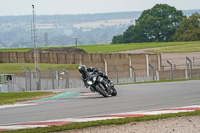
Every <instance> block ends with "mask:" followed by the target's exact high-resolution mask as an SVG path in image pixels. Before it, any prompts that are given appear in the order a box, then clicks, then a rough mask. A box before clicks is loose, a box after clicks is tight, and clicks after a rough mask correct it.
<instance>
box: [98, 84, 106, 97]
mask: <svg viewBox="0 0 200 133" xmlns="http://www.w3.org/2000/svg"><path fill="white" fill-rule="evenodd" d="M95 89H96V91H97V92H99V94H101V95H102V96H104V97H108V93H107V92H106V91H105V89H104V88H103V87H102V85H96V86H95Z"/></svg>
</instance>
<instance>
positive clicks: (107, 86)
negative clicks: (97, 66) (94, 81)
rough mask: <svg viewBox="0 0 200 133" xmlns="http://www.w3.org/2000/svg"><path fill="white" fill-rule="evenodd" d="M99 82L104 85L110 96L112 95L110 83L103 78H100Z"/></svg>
mask: <svg viewBox="0 0 200 133" xmlns="http://www.w3.org/2000/svg"><path fill="white" fill-rule="evenodd" d="M98 81H99V82H100V83H102V85H103V87H104V88H105V89H106V91H107V93H108V95H110V94H111V87H110V86H109V85H108V83H107V82H106V81H105V80H104V79H103V78H102V77H101V76H99V77H98Z"/></svg>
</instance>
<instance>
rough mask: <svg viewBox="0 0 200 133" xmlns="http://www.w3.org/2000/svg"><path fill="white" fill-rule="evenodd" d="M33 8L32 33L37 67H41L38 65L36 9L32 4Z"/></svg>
mask: <svg viewBox="0 0 200 133" xmlns="http://www.w3.org/2000/svg"><path fill="white" fill-rule="evenodd" d="M32 8H33V22H32V25H31V32H33V33H32V34H31V35H32V37H31V38H32V39H33V43H34V58H35V69H36V68H39V66H38V46H37V36H36V22H35V9H34V5H32Z"/></svg>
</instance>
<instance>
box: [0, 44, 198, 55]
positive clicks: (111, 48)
mask: <svg viewBox="0 0 200 133" xmlns="http://www.w3.org/2000/svg"><path fill="white" fill-rule="evenodd" d="M171 46H173V47H171ZM199 46H200V41H194V42H158V43H129V44H107V45H84V46H77V48H80V49H84V50H85V51H86V52H88V53H108V52H120V51H126V50H137V49H147V48H162V47H163V48H162V49H159V50H151V52H156V53H161V52H200V48H199ZM165 47H168V48H165ZM169 47H170V48H169ZM47 48H53V47H46V48H40V49H47ZM54 48H55V47H54ZM57 48H59V47H57ZM30 49H33V48H17V49H0V52H9V51H10V52H12V51H17V52H27V51H29V50H30Z"/></svg>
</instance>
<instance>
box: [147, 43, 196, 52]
mask: <svg viewBox="0 0 200 133" xmlns="http://www.w3.org/2000/svg"><path fill="white" fill-rule="evenodd" d="M148 52H153V53H189V52H200V44H199V43H195V44H187V45H181V46H172V47H169V48H161V49H157V50H148Z"/></svg>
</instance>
